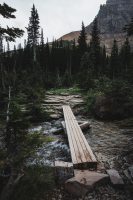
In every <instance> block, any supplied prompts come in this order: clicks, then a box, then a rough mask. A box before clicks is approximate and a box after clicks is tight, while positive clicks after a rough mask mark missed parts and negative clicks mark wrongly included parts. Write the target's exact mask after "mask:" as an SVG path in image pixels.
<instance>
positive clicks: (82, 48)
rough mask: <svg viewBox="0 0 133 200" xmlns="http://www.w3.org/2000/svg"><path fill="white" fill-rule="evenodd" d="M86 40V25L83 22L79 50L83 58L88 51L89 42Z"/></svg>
mask: <svg viewBox="0 0 133 200" xmlns="http://www.w3.org/2000/svg"><path fill="white" fill-rule="evenodd" d="M86 40H87V35H86V31H85V26H84V23H83V22H82V29H81V32H80V36H79V38H78V48H79V51H80V54H81V56H82V55H83V54H84V53H85V51H86V50H87V42H86Z"/></svg>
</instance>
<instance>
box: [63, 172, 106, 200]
mask: <svg viewBox="0 0 133 200" xmlns="http://www.w3.org/2000/svg"><path fill="white" fill-rule="evenodd" d="M74 173H75V177H73V178H71V179H69V180H67V181H66V182H65V189H66V191H68V192H69V193H71V194H72V195H74V196H77V197H83V196H85V195H86V193H87V192H89V191H91V190H93V188H94V187H95V186H96V185H99V184H104V183H106V182H107V181H108V179H109V176H108V175H107V174H102V173H97V172H92V171H88V170H83V171H81V170H74Z"/></svg>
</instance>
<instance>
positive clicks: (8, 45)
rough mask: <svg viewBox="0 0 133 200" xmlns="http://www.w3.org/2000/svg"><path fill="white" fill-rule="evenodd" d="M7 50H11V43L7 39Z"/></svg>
mask: <svg viewBox="0 0 133 200" xmlns="http://www.w3.org/2000/svg"><path fill="white" fill-rule="evenodd" d="M7 51H8V52H9V51H10V44H9V42H8V41H7Z"/></svg>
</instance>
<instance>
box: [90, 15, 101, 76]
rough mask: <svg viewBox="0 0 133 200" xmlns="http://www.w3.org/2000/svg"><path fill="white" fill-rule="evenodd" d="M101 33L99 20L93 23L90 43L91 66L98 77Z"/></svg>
mask: <svg viewBox="0 0 133 200" xmlns="http://www.w3.org/2000/svg"><path fill="white" fill-rule="evenodd" d="M99 34H100V32H99V29H98V22H97V18H95V20H94V22H93V27H92V32H91V37H92V38H91V41H90V59H91V65H92V68H93V71H94V75H95V76H96V77H97V76H98V74H99V73H100V71H101V70H100V64H101V63H100V56H101V55H100V36H99Z"/></svg>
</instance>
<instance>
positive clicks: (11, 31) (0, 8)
mask: <svg viewBox="0 0 133 200" xmlns="http://www.w3.org/2000/svg"><path fill="white" fill-rule="evenodd" d="M14 12H16V9H14V8H12V7H10V6H8V5H7V4H5V3H4V4H3V5H2V4H0V15H2V16H3V17H4V18H7V19H10V18H15V15H14V14H13V13H14ZM23 33H24V31H23V30H20V29H19V28H14V27H12V28H10V27H8V26H7V28H2V27H1V26H0V35H1V36H2V38H5V39H6V40H9V41H15V39H16V38H17V37H21V36H22V35H23Z"/></svg>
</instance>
